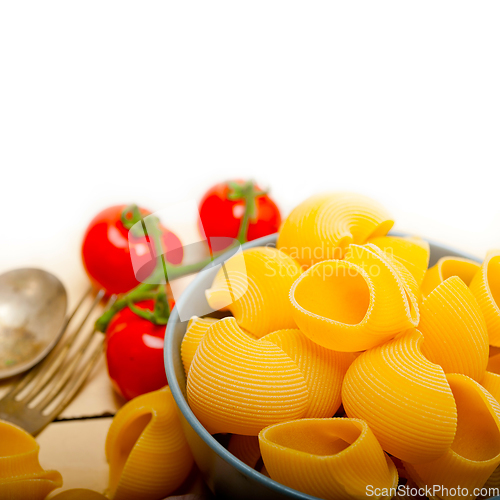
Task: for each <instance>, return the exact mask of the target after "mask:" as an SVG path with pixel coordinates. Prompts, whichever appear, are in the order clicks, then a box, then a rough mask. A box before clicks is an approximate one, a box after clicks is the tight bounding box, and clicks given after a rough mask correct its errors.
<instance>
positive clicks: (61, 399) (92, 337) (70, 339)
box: [0, 290, 116, 435]
mask: <svg viewBox="0 0 500 500" xmlns="http://www.w3.org/2000/svg"><path fill="white" fill-rule="evenodd" d="M90 295H91V290H88V291H87V292H86V293H85V295H84V296H83V298H82V299H81V300H80V302H79V303H78V305H77V306H76V307H75V309H74V310H73V312H72V313H71V314H70V316H69V317H68V318H67V319H66V321H65V324H64V326H63V334H62V335H65V336H64V337H63V338H62V340H61V341H60V342H59V345H58V346H57V347H56V348H55V349H54V350H53V351H52V352H51V353H50V354H49V355H48V356H47V357H46V358H45V359H44V360H43V361H42V362H40V363H39V364H38V365H36V366H35V367H34V368H33V369H31V370H30V371H29V372H28V373H27V374H26V375H25V376H24V377H23V378H22V380H20V381H19V383H18V384H16V385H14V386H13V387H12V388H11V389H10V390H9V391H8V392H7V394H5V395H4V397H3V398H1V399H0V419H3V420H7V421H8V422H12V423H13V424H16V425H18V426H19V427H22V428H23V429H25V430H26V431H28V432H29V433H30V434H32V435H36V434H38V433H39V432H40V431H41V430H42V429H43V428H44V427H45V426H46V425H48V424H49V423H50V422H52V421H53V420H54V419H55V418H56V417H57V415H59V413H61V411H62V410H63V409H64V408H65V407H66V406H67V405H68V403H69V402H70V401H71V400H72V399H73V397H74V396H75V394H76V393H77V392H78V390H79V389H80V387H81V386H82V385H83V383H84V382H85V380H86V379H87V377H88V375H89V374H90V372H91V371H92V368H93V367H94V365H95V364H96V363H97V361H98V360H99V357H100V355H101V353H102V351H103V345H104V338H105V335H104V334H103V333H101V332H99V331H97V330H95V329H94V328H93V327H92V328H84V326H85V324H86V323H87V321H88V320H89V318H90V317H91V315H92V312H93V311H94V310H95V309H96V308H97V306H98V305H99V303H100V301H101V299H102V298H103V297H104V290H101V291H99V292H98V293H97V295H96V296H95V297H94V299H93V300H92V303H91V304H90V307H88V308H87V311H86V313H85V315H84V317H83V319H81V320H80V321H79V322H78V323H77V325H76V326H75V327H74V328H73V323H74V322H75V321H74V319H75V315H76V313H77V311H79V310H80V309H81V308H82V307H83V304H84V302H86V300H87V299H88V298H89V296H90ZM115 299H116V297H115V296H112V297H111V298H110V299H109V300H108V303H107V305H106V307H110V306H111V305H112V303H113V302H114V301H115ZM66 332H70V333H69V334H67V335H66ZM73 346H74V349H72V347H73Z"/></svg>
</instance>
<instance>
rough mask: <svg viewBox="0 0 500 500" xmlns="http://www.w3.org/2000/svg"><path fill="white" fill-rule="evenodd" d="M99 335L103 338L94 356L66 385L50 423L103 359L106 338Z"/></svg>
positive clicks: (97, 344)
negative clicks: (100, 359)
mask: <svg viewBox="0 0 500 500" xmlns="http://www.w3.org/2000/svg"><path fill="white" fill-rule="evenodd" d="M97 334H98V335H99V336H100V337H101V338H100V339H99V342H97V343H96V345H95V346H94V347H93V351H92V354H91V355H90V358H89V360H88V362H87V363H86V365H85V367H84V369H83V370H82V371H80V372H79V371H75V372H74V373H73V376H72V377H71V378H70V379H69V382H68V383H67V384H66V386H65V388H64V391H63V392H61V393H60V394H62V395H63V396H62V399H61V401H60V402H59V404H58V405H57V406H56V407H55V408H54V409H53V410H52V411H51V412H50V413H49V414H48V415H47V418H50V421H52V420H54V418H55V417H57V415H59V413H60V412H61V411H62V409H63V408H64V407H65V406H66V405H67V404H68V403H69V402H70V401H71V399H72V398H73V396H74V395H75V394H76V393H77V392H78V390H79V389H80V387H81V386H82V385H83V383H84V382H85V380H86V378H87V376H88V375H89V374H90V372H91V371H92V369H93V368H94V366H95V365H96V363H97V361H99V358H100V357H101V354H102V352H103V345H104V339H105V336H104V334H103V333H101V332H97ZM42 411H43V410H42Z"/></svg>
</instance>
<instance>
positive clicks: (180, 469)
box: [106, 387, 193, 500]
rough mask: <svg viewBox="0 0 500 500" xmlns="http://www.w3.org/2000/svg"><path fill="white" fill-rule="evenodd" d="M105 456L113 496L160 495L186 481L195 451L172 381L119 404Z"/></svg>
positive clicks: (123, 499)
mask: <svg viewBox="0 0 500 500" xmlns="http://www.w3.org/2000/svg"><path fill="white" fill-rule="evenodd" d="M106 458H107V460H108V462H109V490H108V496H109V498H111V499H112V500H157V499H158V498H164V497H166V496H167V495H169V494H170V493H171V492H172V491H174V490H175V489H176V488H178V487H179V486H180V485H181V484H182V483H183V482H184V480H185V479H186V477H187V476H188V474H189V472H190V470H191V468H192V466H193V456H192V454H191V451H190V449H189V446H188V444H187V441H186V438H185V437H184V433H183V431H182V427H181V422H180V419H179V416H178V414H177V406H176V404H175V401H174V398H173V396H172V394H171V392H170V389H169V387H164V388H163V389H160V390H158V391H153V392H149V393H146V394H143V395H141V396H138V397H136V398H134V399H132V400H131V401H129V402H128V403H127V404H125V405H124V406H122V407H121V408H120V410H119V411H118V413H117V414H116V415H115V417H114V419H113V422H112V423H111V426H110V428H109V431H108V435H107V438H106Z"/></svg>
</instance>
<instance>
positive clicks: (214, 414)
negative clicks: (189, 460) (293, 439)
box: [187, 318, 308, 436]
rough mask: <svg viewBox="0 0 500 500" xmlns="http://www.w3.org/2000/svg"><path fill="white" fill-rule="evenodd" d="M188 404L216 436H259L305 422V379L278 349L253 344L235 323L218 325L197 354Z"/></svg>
mask: <svg viewBox="0 0 500 500" xmlns="http://www.w3.org/2000/svg"><path fill="white" fill-rule="evenodd" d="M187 397H188V402H189V405H190V407H191V409H192V410H193V413H194V414H195V415H196V417H197V418H198V420H199V421H200V422H201V423H202V424H203V425H204V426H205V428H206V429H207V430H208V431H209V432H211V433H212V434H214V433H219V432H229V433H234V434H243V435H248V436H256V435H257V434H258V433H259V432H260V430H261V429H262V428H264V427H266V426H267V425H270V424H273V423H276V422H282V421H284V420H293V419H296V418H300V417H302V415H303V414H304V412H305V411H306V408H307V404H308V390H307V385H306V381H305V379H304V376H303V375H302V373H301V371H300V370H299V367H298V366H297V363H295V362H294V361H293V360H292V359H291V358H290V357H289V356H288V355H287V354H285V352H284V351H283V350H282V349H281V348H279V347H278V346H277V345H275V344H273V343H271V342H267V341H263V340H262V339H261V340H254V339H252V338H251V337H250V336H248V335H247V334H246V333H244V332H243V331H242V330H241V329H240V328H239V327H238V324H237V323H236V320H235V319H234V318H224V319H222V320H220V321H217V323H214V324H213V325H211V326H210V328H209V329H208V331H207V333H206V335H205V336H204V337H203V340H202V341H201V343H200V346H199V347H198V350H197V351H196V354H195V356H194V359H193V362H192V363H191V368H190V370H189V375H188V380H187Z"/></svg>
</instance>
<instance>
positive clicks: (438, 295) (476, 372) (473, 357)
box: [418, 276, 488, 382]
mask: <svg viewBox="0 0 500 500" xmlns="http://www.w3.org/2000/svg"><path fill="white" fill-rule="evenodd" d="M418 329H419V330H420V332H421V333H422V334H423V335H424V339H425V340H424V343H423V345H422V353H423V354H424V356H426V357H427V359H429V360H430V361H432V362H433V363H436V364H438V365H440V366H441V367H442V368H443V370H444V372H445V373H462V374H464V375H467V376H469V377H472V378H473V379H474V380H476V381H478V382H480V381H481V379H482V378H483V376H484V373H485V371H486V365H487V363H488V332H487V330H486V323H485V322H484V318H483V314H482V313H481V310H480V309H479V305H478V303H477V301H476V299H475V298H474V295H472V293H471V291H470V290H469V288H468V287H467V285H466V284H465V283H464V282H463V281H462V280H461V279H460V278H459V277H457V276H452V277H451V278H448V279H446V280H445V281H443V282H442V283H440V284H439V285H438V286H437V287H436V288H434V290H433V291H432V292H431V293H430V294H429V295H428V296H427V297H426V298H425V299H424V300H423V302H422V304H420V323H419V325H418Z"/></svg>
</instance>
